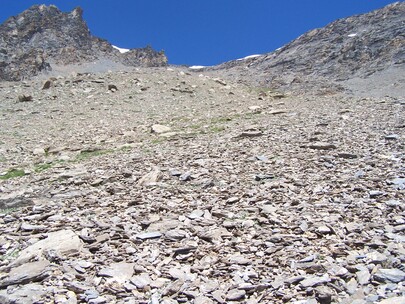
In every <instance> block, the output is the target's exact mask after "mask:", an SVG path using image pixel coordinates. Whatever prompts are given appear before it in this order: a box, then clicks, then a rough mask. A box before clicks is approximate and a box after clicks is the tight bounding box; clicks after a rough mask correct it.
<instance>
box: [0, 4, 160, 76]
mask: <svg viewBox="0 0 405 304" xmlns="http://www.w3.org/2000/svg"><path fill="white" fill-rule="evenodd" d="M99 59H109V60H112V61H113V62H117V63H121V64H124V65H130V66H162V65H166V64H167V58H166V56H165V55H164V54H163V53H162V52H156V51H154V50H153V49H151V48H150V47H146V48H143V49H133V50H131V51H129V52H127V53H125V54H121V53H120V52H119V51H118V50H116V49H114V48H113V46H112V45H111V44H110V43H109V42H108V41H106V40H104V39H100V38H98V37H95V36H93V35H92V34H91V32H90V30H89V28H88V27H87V24H86V22H85V21H84V20H83V10H82V9H81V8H80V7H77V8H75V9H74V10H73V11H71V12H70V13H64V12H61V11H60V10H59V9H58V8H57V7H56V6H54V5H50V6H46V5H34V6H32V7H31V8H29V9H28V10H26V11H24V12H22V13H21V14H19V15H18V16H15V17H10V18H9V19H8V20H6V21H5V22H4V23H3V24H2V25H0V67H1V70H0V79H3V80H20V79H24V78H28V77H30V76H33V75H36V74H38V73H39V72H41V71H43V70H49V69H52V64H72V63H81V62H90V61H95V60H99Z"/></svg>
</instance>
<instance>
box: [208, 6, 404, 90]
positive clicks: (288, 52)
mask: <svg viewBox="0 0 405 304" xmlns="http://www.w3.org/2000/svg"><path fill="white" fill-rule="evenodd" d="M404 16H405V2H396V3H393V4H391V5H388V6H386V7H384V8H382V9H379V10H376V11H373V12H370V13H367V14H363V15H357V16H352V17H349V18H345V19H340V20H337V21H335V22H332V23H330V24H329V25H327V26H325V27H323V28H320V29H314V30H312V31H309V32H307V33H305V34H303V35H302V36H300V37H298V38H297V39H295V40H294V41H292V42H290V43H288V44H287V45H285V46H283V47H282V48H280V49H278V50H276V51H274V52H272V53H269V54H265V55H262V56H258V57H253V58H249V59H246V60H237V61H231V62H227V63H224V64H222V65H219V66H218V67H215V68H214V69H224V70H229V72H228V74H230V75H233V76H234V77H236V78H239V79H241V80H244V81H248V82H253V83H257V84H260V85H264V86H270V87H286V86H294V85H295V84H296V85H302V84H303V83H305V82H308V83H314V82H316V83H317V84H318V85H319V84H322V83H323V82H324V83H328V84H329V83H330V81H345V80H347V79H351V78H353V77H362V78H366V77H368V76H370V75H372V74H374V73H376V72H379V71H384V70H387V69H390V68H398V67H402V69H403V70H405V48H404V45H405V34H404V33H405V17H404Z"/></svg>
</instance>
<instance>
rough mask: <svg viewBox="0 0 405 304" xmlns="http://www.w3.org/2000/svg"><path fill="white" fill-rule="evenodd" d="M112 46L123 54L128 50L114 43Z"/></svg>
mask: <svg viewBox="0 0 405 304" xmlns="http://www.w3.org/2000/svg"><path fill="white" fill-rule="evenodd" d="M112 47H113V48H114V49H116V50H118V51H119V52H120V53H121V54H124V53H127V52H129V51H130V50H129V49H123V48H120V47H118V46H115V45H113V46H112Z"/></svg>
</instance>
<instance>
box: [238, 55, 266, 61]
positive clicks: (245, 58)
mask: <svg viewBox="0 0 405 304" xmlns="http://www.w3.org/2000/svg"><path fill="white" fill-rule="evenodd" d="M260 56H261V55H249V56H246V57H243V58H239V59H236V60H238V61H240V60H247V59H251V58H256V57H260Z"/></svg>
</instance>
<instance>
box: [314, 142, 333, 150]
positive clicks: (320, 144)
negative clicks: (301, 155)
mask: <svg viewBox="0 0 405 304" xmlns="http://www.w3.org/2000/svg"><path fill="white" fill-rule="evenodd" d="M308 148H310V149H313V150H333V149H336V145H334V144H331V143H325V142H318V143H314V144H311V145H309V146H308Z"/></svg>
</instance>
